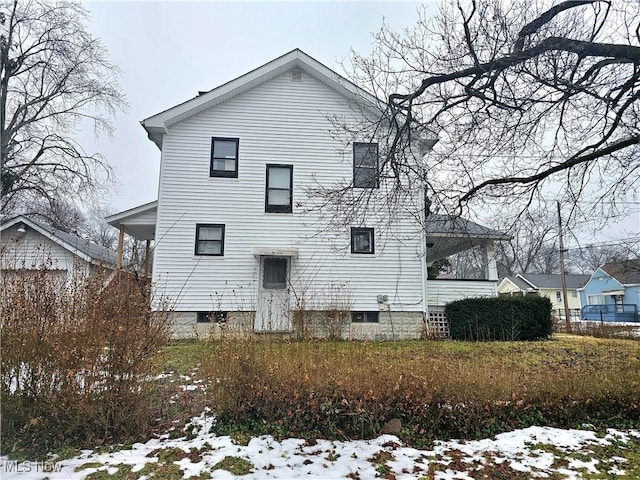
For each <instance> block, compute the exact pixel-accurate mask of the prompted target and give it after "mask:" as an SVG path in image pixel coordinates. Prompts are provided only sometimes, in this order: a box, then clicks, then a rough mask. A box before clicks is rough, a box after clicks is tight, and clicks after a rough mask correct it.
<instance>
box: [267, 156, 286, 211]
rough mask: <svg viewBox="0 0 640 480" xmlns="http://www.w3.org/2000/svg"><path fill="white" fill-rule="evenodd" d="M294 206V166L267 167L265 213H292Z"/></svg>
mask: <svg viewBox="0 0 640 480" xmlns="http://www.w3.org/2000/svg"><path fill="white" fill-rule="evenodd" d="M292 205H293V165H267V188H266V194H265V206H264V211H265V212H273V213H291V212H292Z"/></svg>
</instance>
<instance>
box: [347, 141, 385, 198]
mask: <svg viewBox="0 0 640 480" xmlns="http://www.w3.org/2000/svg"><path fill="white" fill-rule="evenodd" d="M353 186H354V187H355V188H378V187H379V186H380V182H379V172H378V144H377V143H354V144H353Z"/></svg>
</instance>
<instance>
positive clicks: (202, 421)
mask: <svg viewBox="0 0 640 480" xmlns="http://www.w3.org/2000/svg"><path fill="white" fill-rule="evenodd" d="M212 423H213V416H212V415H211V414H210V413H209V412H205V413H203V414H202V415H200V416H199V417H196V418H193V419H192V420H191V422H190V425H189V427H187V430H189V431H190V432H197V433H196V435H195V438H192V439H190V440H187V439H186V438H178V439H170V438H169V437H168V435H163V436H161V437H160V438H157V439H153V440H149V441H148V442H146V443H136V444H134V445H132V447H131V448H130V449H127V450H121V451H117V452H111V453H96V452H93V451H91V450H83V451H82V452H81V453H80V455H78V456H77V457H74V458H70V459H67V460H63V461H61V462H59V463H58V464H57V465H56V468H55V469H54V470H55V471H46V472H44V471H42V470H40V471H38V470H37V469H31V471H29V472H27V471H25V469H24V468H22V469H20V465H24V464H17V463H16V462H13V461H10V460H8V459H7V458H6V457H0V472H1V477H2V479H3V480H42V479H43V478H44V477H48V478H49V479H50V480H70V479H71V480H84V479H85V477H86V476H87V475H89V474H90V473H93V472H95V471H96V470H106V471H108V472H109V473H114V472H116V471H117V468H118V465H121V464H125V465H129V466H131V467H132V470H133V471H134V472H135V471H139V470H140V469H142V468H144V466H145V464H147V463H155V462H157V460H158V458H157V456H152V458H149V457H147V455H149V454H150V452H152V451H153V450H156V449H167V448H180V449H182V450H184V451H185V452H189V451H190V450H191V449H197V450H200V452H201V453H200V455H201V459H198V460H199V461H197V462H192V461H191V460H190V459H189V458H183V459H181V460H179V461H177V462H176V464H177V465H178V466H179V467H180V469H181V470H182V471H183V474H184V478H189V477H195V476H198V475H200V474H201V473H203V472H207V474H208V475H209V476H210V477H211V478H214V479H222V478H236V477H234V476H233V475H232V474H231V473H229V472H227V471H224V470H212V469H213V466H214V465H215V464H217V463H218V462H220V461H221V460H223V459H224V458H225V457H227V456H232V457H239V458H244V459H247V460H249V461H250V462H251V463H252V464H253V469H252V472H251V473H250V474H249V475H246V476H243V478H246V479H259V480H262V479H265V480H266V479H276V478H287V479H288V478H291V479H295V478H311V479H324V478H345V477H346V476H347V475H349V474H351V473H352V474H354V476H355V475H356V474H357V475H358V476H359V477H360V478H362V479H365V478H374V477H375V476H376V474H377V472H376V467H379V464H378V463H376V461H375V459H374V457H375V456H376V455H377V454H379V452H387V453H388V454H389V460H388V461H387V462H386V465H387V468H388V469H389V471H391V472H392V473H393V475H395V477H396V478H397V479H398V480H409V479H416V478H420V477H426V476H428V472H429V464H430V463H433V462H436V463H438V465H437V468H436V469H435V470H436V471H435V475H434V478H435V479H438V480H452V479H471V478H472V477H471V476H469V473H470V472H471V470H472V469H476V468H478V466H479V465H485V466H486V465H487V462H488V463H491V462H493V464H500V463H502V462H508V465H509V466H510V467H511V468H512V469H514V470H518V471H522V472H527V473H530V475H531V478H544V477H545V476H546V477H548V476H549V475H550V474H551V473H553V472H557V473H560V474H563V475H565V476H566V477H567V478H579V477H580V473H579V472H577V471H575V469H578V468H586V469H588V470H589V471H596V470H597V469H598V467H600V468H605V467H607V466H606V465H604V464H603V465H600V464H598V461H597V460H594V461H593V462H579V461H577V460H575V461H571V462H570V464H569V465H568V466H566V467H563V468H560V467H557V468H554V467H553V464H554V460H555V457H554V455H553V454H551V453H549V452H546V451H542V450H539V449H536V448H535V445H536V444H545V445H550V446H552V447H555V448H556V449H558V450H561V451H565V452H572V451H577V450H579V449H581V448H585V447H588V446H589V445H594V444H600V445H605V444H611V443H612V442H613V441H614V440H615V441H622V442H625V441H627V440H628V439H629V438H630V436H634V437H636V436H637V437H640V432H639V431H618V430H609V431H608V432H607V435H606V436H605V437H604V438H603V437H598V436H596V434H595V433H594V432H592V431H586V430H562V429H557V428H550V427H529V428H525V429H522V430H516V431H513V432H508V433H503V434H500V435H496V436H495V437H494V438H492V439H483V440H477V441H459V440H450V441H438V442H436V443H435V444H434V446H433V448H432V449H429V450H419V449H415V448H410V447H405V446H403V445H402V442H401V441H400V440H399V439H398V437H396V436H393V435H382V436H380V437H378V438H375V439H372V440H356V441H329V440H318V441H317V442H306V441H305V440H302V439H297V438H287V439H284V440H281V441H278V440H276V439H274V438H273V437H271V436H268V435H265V436H261V437H254V438H252V439H251V440H250V441H249V443H248V445H246V446H242V445H236V444H235V443H233V442H232V440H231V438H230V437H228V436H216V435H214V434H212V433H209V430H210V428H211V426H212ZM454 451H455V452H456V454H455V458H458V459H461V460H462V461H461V462H455V464H454V463H453V460H454V456H453V452H454ZM461 453H462V454H463V456H462V457H461V456H460V454H461ZM437 458H442V460H441V461H439V460H437ZM474 461H475V462H477V463H473V462H474ZM88 462H92V463H93V462H97V463H99V464H101V466H100V467H98V468H84V469H81V470H80V471H75V470H76V468H78V467H81V466H82V465H84V464H87V463H88ZM31 463H33V462H31ZM464 465H468V467H469V468H468V469H467V471H458V470H454V468H463V467H464ZM608 471H609V472H610V473H611V474H620V473H622V470H619V469H617V468H615V467H613V468H612V467H611V466H608Z"/></svg>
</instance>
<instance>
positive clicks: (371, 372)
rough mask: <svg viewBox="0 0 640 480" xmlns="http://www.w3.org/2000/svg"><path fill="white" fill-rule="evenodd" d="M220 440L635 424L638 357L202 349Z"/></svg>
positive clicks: (414, 349)
mask: <svg viewBox="0 0 640 480" xmlns="http://www.w3.org/2000/svg"><path fill="white" fill-rule="evenodd" d="M207 351H208V353H206V354H205V355H203V357H202V360H201V362H200V363H201V371H202V372H203V373H204V374H205V376H206V377H207V378H209V379H210V380H211V382H210V386H209V388H208V389H207V395H208V398H209V402H210V406H211V408H212V409H213V411H214V412H215V414H216V425H215V431H216V433H218V434H224V435H226V434H237V433H241V432H249V433H250V434H272V435H276V436H282V437H287V436H296V437H298V436H300V437H304V438H318V437H323V438H334V439H345V438H350V439H353V438H371V437H375V436H377V435H379V434H380V432H381V431H382V429H383V427H384V425H385V424H386V423H387V422H389V421H391V420H392V419H400V421H401V425H402V430H401V432H400V436H401V438H403V440H406V441H409V442H411V443H413V444H415V445H419V444H420V442H425V441H430V440H432V439H434V438H446V437H449V438H451V437H453V438H461V437H462V438H482V437H484V436H488V435H493V434H496V433H499V432H503V431H507V430H512V429H514V428H523V427H527V426H531V425H536V424H540V423H543V424H546V425H551V426H558V427H575V426H576V425H580V424H581V423H584V422H587V423H593V424H594V425H598V426H618V427H624V428H629V427H633V426H635V425H638V421H637V419H638V418H640V417H638V415H639V414H640V406H639V405H638V403H637V382H638V381H640V369H639V368H638V367H639V366H640V363H639V359H638V357H637V348H635V344H634V343H633V342H629V341H625V340H616V341H613V340H601V339H589V341H585V339H583V338H577V337H567V338H562V339H554V340H553V341H549V342H535V343H532V342H499V343H497V342H491V343H471V342H451V341H448V342H346V341H341V342H328V341H302V342H299V341H296V342H268V341H256V340H252V339H244V340H237V339H225V340H223V341H216V342H212V343H210V344H209V345H208V348H207Z"/></svg>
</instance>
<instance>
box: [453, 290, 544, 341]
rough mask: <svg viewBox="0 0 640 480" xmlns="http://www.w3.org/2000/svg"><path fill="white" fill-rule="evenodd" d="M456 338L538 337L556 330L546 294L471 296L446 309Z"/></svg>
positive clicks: (502, 338)
mask: <svg viewBox="0 0 640 480" xmlns="http://www.w3.org/2000/svg"><path fill="white" fill-rule="evenodd" d="M445 313H446V316H447V320H448V321H449V331H450V333H451V338H452V339H454V340H470V341H478V340H481V341H488V340H538V339H543V338H547V337H549V335H551V333H552V329H553V322H552V320H551V301H550V300H549V299H548V298H545V297H537V296H535V297H533V296H529V297H498V298H468V299H465V300H458V301H455V302H451V303H449V304H448V305H447V306H446V308H445Z"/></svg>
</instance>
